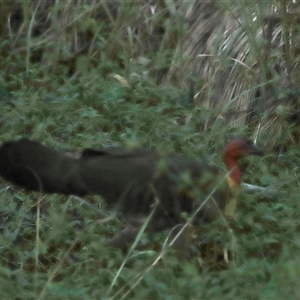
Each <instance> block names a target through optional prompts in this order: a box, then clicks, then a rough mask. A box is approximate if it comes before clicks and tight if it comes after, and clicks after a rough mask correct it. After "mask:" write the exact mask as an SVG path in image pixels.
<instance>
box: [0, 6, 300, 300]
mask: <svg viewBox="0 0 300 300" xmlns="http://www.w3.org/2000/svg"><path fill="white" fill-rule="evenodd" d="M299 10H300V4H299V1H297V0H294V1H290V0H280V1H271V0H264V1H259V0H258V1H254V0H253V1H247V0H239V1H219V0H218V1H217V0H215V1H182V0H167V1H165V0H157V1H155V0H152V1H150V0H144V1H133V0H132V1H131V0H128V1H102V0H86V1H84V0H78V1H71V0H68V1H51V0H50V1H41V0H39V1H36V0H32V1H18V0H12V1H4V0H2V1H1V0H0V133H1V142H2V141H6V140H9V139H17V138H19V137H23V136H28V137H30V138H32V139H36V140H39V141H41V142H43V143H45V144H47V145H49V146H52V147H55V148H56V149H58V150H64V151H65V150H73V151H80V150H81V149H82V148H86V147H99V146H115V145H123V146H126V147H136V146H143V147H149V148H157V149H161V150H164V151H178V152H182V153H184V154H185V155H188V156H190V157H193V158H195V159H198V160H202V161H204V162H207V163H210V164H212V165H217V166H220V167H222V162H221V158H220V156H219V153H220V151H221V149H222V147H223V145H224V144H225V143H226V141H228V139H229V138H231V137H233V136H248V137H251V138H253V139H254V140H256V141H257V142H258V144H260V145H262V146H264V147H265V149H266V156H265V157H264V158H263V159H257V158H251V159H249V160H247V161H246V162H245V163H244V167H245V169H246V167H247V171H246V172H245V176H244V180H245V181H246V182H248V183H251V184H258V185H261V186H264V187H271V188H274V189H276V191H277V197H275V199H273V198H272V197H267V198H268V199H267V200H266V199H264V197H258V196H256V195H248V194H245V195H243V196H244V201H243V204H242V206H241V208H240V209H239V210H238V212H237V214H236V216H235V218H234V220H233V228H234V238H235V244H236V252H237V254H236V256H235V257H234V258H233V259H232V262H230V263H229V264H228V265H227V266H226V268H225V270H224V268H222V267H219V266H218V264H217V265H214V266H213V267H211V266H210V265H207V264H205V263H203V260H202V259H201V258H199V257H196V258H195V259H194V260H193V261H191V262H187V263H184V264H183V263H181V262H178V261H177V259H176V258H175V257H174V256H173V253H172V250H170V252H168V253H167V254H166V255H164V256H163V258H162V259H161V260H160V262H159V263H158V264H156V263H154V264H153V262H154V261H155V257H156V256H157V255H158V254H157V253H159V251H160V249H161V245H162V243H163V241H164V238H165V235H164V233H162V234H157V235H155V236H154V237H152V236H149V237H147V238H145V241H143V240H142V241H141V243H142V244H143V243H144V244H146V245H148V247H147V246H146V247H145V249H146V250H145V251H141V252H138V253H137V254H132V256H133V257H134V259H133V258H132V259H130V260H129V261H128V262H127V263H126V265H125V266H123V265H122V263H123V262H124V257H126V255H125V254H124V253H122V251H120V250H117V249H110V248H109V247H107V245H106V244H105V241H106V240H107V238H108V237H109V236H111V235H112V233H114V232H116V231H118V230H119V228H121V227H122V220H121V221H120V220H119V219H114V220H113V221H110V222H108V223H105V224H102V223H101V221H99V222H98V221H97V220H98V219H99V211H102V201H101V199H98V198H96V197H91V198H90V199H85V200H83V199H77V200H76V199H75V200H74V197H69V198H66V197H61V196H59V195H52V196H45V197H42V198H41V195H39V194H37V193H30V194H28V193H24V192H22V191H17V192H16V191H12V190H11V188H9V187H7V185H4V186H3V188H2V189H1V198H0V201H1V205H0V210H1V211H0V221H1V227H0V230H1V235H2V239H1V242H0V273H1V276H0V278H1V279H0V289H1V291H2V296H1V297H2V298H3V299H33V298H37V299H43V298H46V299H81V298H82V299H99V297H100V296H99V295H101V297H100V298H103V299H105V298H107V299H108V298H109V297H110V298H111V299H121V298H122V297H124V298H130V299H195V298H197V299H266V300H267V299H287V298H288V299H299V297H300V295H299V289H298V288H297V280H298V279H299V276H300V271H299V270H300V262H299V260H298V256H299V246H300V235H299V230H300V218H299V211H300V207H299V206H300V204H299V203H300V201H299V200H300V193H299V186H300V184H299V181H300V162H299V144H300V138H299V136H300V134H299V133H300V100H299V96H300V91H299V88H298V87H299V83H300V82H299V81H300V76H299V74H300V72H299V61H300V52H299V48H300V39H299V37H300V34H299V31H300V27H299ZM270 198H272V199H270ZM217 228H218V227H211V228H210V234H211V235H212V236H217V237H219V236H220V234H221V233H220V232H219V230H218V229H217ZM224 239H226V237H224ZM149 244H150V245H149ZM221 269H222V270H221ZM16 282H17V283H18V284H16ZM113 283H114V286H112V284H113ZM110 298H109V299H110Z"/></svg>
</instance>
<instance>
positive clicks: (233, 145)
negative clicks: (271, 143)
mask: <svg viewBox="0 0 300 300" xmlns="http://www.w3.org/2000/svg"><path fill="white" fill-rule="evenodd" d="M262 154H263V151H262V150H261V149H260V148H258V147H257V146H256V145H254V143H253V142H252V141H251V140H249V139H245V138H236V139H234V140H232V141H230V142H229V143H228V144H227V145H226V146H225V148H224V150H223V152H222V159H223V162H224V164H225V166H226V168H227V170H228V172H227V173H226V172H225V173H224V172H223V171H222V170H220V169H219V168H217V167H215V166H211V165H209V164H206V163H202V162H199V161H197V160H194V159H192V158H189V157H187V156H184V155H182V154H180V153H163V152H161V151H158V150H153V149H140V148H138V149H126V148H121V147H112V148H95V149H91V148H86V149H83V150H82V152H81V154H80V156H79V157H74V156H71V155H68V154H66V153H63V152H60V151H57V150H55V149H53V148H51V147H48V146H45V145H43V144H41V143H39V142H37V141H34V140H30V139H27V138H22V139H20V140H17V141H14V140H12V141H7V142H4V143H2V145H1V146H0V176H2V177H3V178H4V179H5V180H7V181H9V182H11V183H13V184H15V185H17V186H19V187H21V188H24V189H26V190H30V191H39V192H41V193H46V194H52V193H57V194H64V195H76V196H80V197H82V196H85V195H100V196H102V197H103V198H104V199H105V202H106V203H107V205H108V207H113V208H114V209H116V210H117V211H119V212H120V213H121V215H123V217H124V219H125V221H126V226H125V228H124V229H123V230H122V231H121V232H119V233H118V234H117V235H115V236H114V237H113V238H112V239H111V240H110V241H109V244H110V245H111V246H114V247H121V248H122V247H123V246H124V245H125V244H127V243H129V242H133V241H134V240H135V238H136V236H137V234H138V233H139V231H140V230H141V228H142V226H143V224H144V223H145V222H146V221H147V222H148V223H147V229H148V230H149V231H152V232H157V231H162V230H165V229H169V228H176V227H178V228H180V226H181V225H182V224H184V223H185V220H186V216H192V217H193V218H192V221H191V224H192V226H198V227H199V226H203V225H205V224H207V223H210V222H212V221H213V220H214V219H215V218H216V217H217V216H218V215H220V214H223V215H224V216H225V217H228V218H230V217H232V216H233V214H234V212H235V209H236V206H237V197H236V195H237V193H238V191H239V187H240V184H241V179H242V172H241V169H240V167H239V165H238V160H239V159H240V158H242V157H245V156H248V155H262ZM175 232H176V233H177V232H178V230H177V231H175ZM189 244H190V238H189V237H187V234H186V233H184V234H183V233H182V234H180V233H179V235H178V238H177V242H176V243H174V247H175V248H176V249H177V250H178V251H179V252H180V251H186V248H187V247H188V245H189Z"/></svg>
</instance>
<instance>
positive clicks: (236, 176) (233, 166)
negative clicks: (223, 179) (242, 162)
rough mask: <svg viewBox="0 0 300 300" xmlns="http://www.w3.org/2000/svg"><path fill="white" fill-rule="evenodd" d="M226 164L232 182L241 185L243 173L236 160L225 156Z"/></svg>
mask: <svg viewBox="0 0 300 300" xmlns="http://www.w3.org/2000/svg"><path fill="white" fill-rule="evenodd" d="M224 163H225V165H226V167H227V169H228V170H229V171H230V174H229V177H230V178H231V180H233V182H234V183H235V184H237V185H239V184H240V182H241V177H242V173H241V169H240V167H239V165H238V163H237V161H236V159H235V158H233V157H231V156H228V155H224Z"/></svg>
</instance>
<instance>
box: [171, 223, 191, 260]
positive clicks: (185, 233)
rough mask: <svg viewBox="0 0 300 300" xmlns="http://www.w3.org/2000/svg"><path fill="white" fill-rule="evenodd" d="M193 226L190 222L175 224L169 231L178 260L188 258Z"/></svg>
mask: <svg viewBox="0 0 300 300" xmlns="http://www.w3.org/2000/svg"><path fill="white" fill-rule="evenodd" d="M192 233H193V226H192V225H191V224H187V225H186V226H185V225H177V226H176V227H175V228H173V230H172V232H171V241H173V240H174V242H173V243H172V242H171V243H172V245H171V246H172V247H173V248H174V249H175V250H176V255H177V257H178V258H179V259H180V260H186V259H187V258H188V254H189V250H190V246H191V245H192Z"/></svg>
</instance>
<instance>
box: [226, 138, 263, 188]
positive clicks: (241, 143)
mask: <svg viewBox="0 0 300 300" xmlns="http://www.w3.org/2000/svg"><path fill="white" fill-rule="evenodd" d="M248 155H263V151H262V150H261V149H259V148H257V147H256V146H255V145H254V143H253V142H252V141H251V140H248V139H243V138H238V139H234V140H232V141H231V142H229V143H228V144H227V145H226V146H225V148H224V150H223V160H224V163H225V165H226V166H227V168H228V169H229V170H230V171H231V174H230V177H231V179H232V180H233V181H234V182H235V183H237V184H239V183H240V181H241V171H240V168H239V166H238V164H237V161H238V160H239V159H240V158H242V157H244V156H248Z"/></svg>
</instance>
